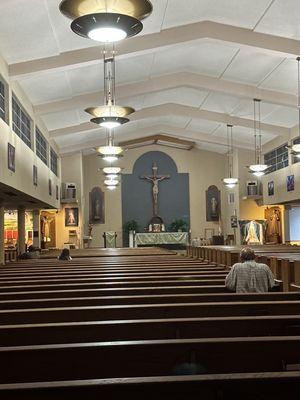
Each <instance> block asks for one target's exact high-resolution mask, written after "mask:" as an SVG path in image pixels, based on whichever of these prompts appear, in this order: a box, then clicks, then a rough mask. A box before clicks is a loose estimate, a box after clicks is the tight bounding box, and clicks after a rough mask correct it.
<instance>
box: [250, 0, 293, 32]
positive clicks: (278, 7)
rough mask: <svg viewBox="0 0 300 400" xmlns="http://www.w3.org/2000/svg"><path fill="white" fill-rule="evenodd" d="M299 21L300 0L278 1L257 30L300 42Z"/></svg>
mask: <svg viewBox="0 0 300 400" xmlns="http://www.w3.org/2000/svg"><path fill="white" fill-rule="evenodd" d="M299 20H300V2H299V0H277V1H274V2H273V4H272V7H270V9H269V10H268V12H267V13H266V14H265V15H264V17H263V18H262V20H261V21H260V23H259V24H258V26H257V27H256V29H255V30H256V31H257V32H263V33H268V34H271V35H277V36H284V37H288V38H293V39H297V40H299V39H300V26H299Z"/></svg>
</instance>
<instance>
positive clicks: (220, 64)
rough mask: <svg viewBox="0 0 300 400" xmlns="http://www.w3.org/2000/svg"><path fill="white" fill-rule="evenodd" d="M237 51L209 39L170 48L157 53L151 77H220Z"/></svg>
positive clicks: (231, 46) (230, 46) (234, 48)
mask: <svg viewBox="0 0 300 400" xmlns="http://www.w3.org/2000/svg"><path fill="white" fill-rule="evenodd" d="M237 50H238V48H237V47H236V46H233V45H227V44H222V43H220V42H217V41H215V40H208V39H207V40H206V39H205V40H197V41H193V42H189V43H185V44H184V45H174V46H169V47H166V48H164V49H163V50H160V51H157V52H156V53H155V57H154V62H153V68H152V70H151V75H152V76H154V75H164V74H169V73H172V72H195V73H199V74H204V75H210V76H214V77H218V76H220V75H221V74H222V72H223V71H224V70H225V68H226V67H227V65H228V63H229V62H230V60H231V59H232V57H233V56H234V54H235V53H236V52H237Z"/></svg>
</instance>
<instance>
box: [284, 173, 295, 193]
mask: <svg viewBox="0 0 300 400" xmlns="http://www.w3.org/2000/svg"><path fill="white" fill-rule="evenodd" d="M294 189H295V177H294V175H288V176H287V177H286V190H287V191H288V192H292V191H293V190H294Z"/></svg>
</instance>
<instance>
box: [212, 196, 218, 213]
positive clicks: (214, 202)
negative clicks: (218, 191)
mask: <svg viewBox="0 0 300 400" xmlns="http://www.w3.org/2000/svg"><path fill="white" fill-rule="evenodd" d="M210 203H211V216H213V217H214V216H217V215H218V202H217V199H216V198H215V197H212V198H211V200H210Z"/></svg>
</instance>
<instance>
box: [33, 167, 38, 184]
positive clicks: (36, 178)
mask: <svg viewBox="0 0 300 400" xmlns="http://www.w3.org/2000/svg"><path fill="white" fill-rule="evenodd" d="M32 173H33V178H32V179H33V185H34V186H37V184H38V171H37V166H36V165H34V166H33V172H32Z"/></svg>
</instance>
